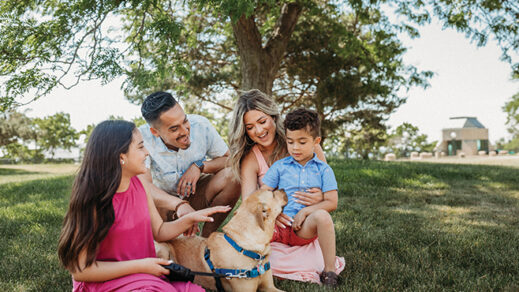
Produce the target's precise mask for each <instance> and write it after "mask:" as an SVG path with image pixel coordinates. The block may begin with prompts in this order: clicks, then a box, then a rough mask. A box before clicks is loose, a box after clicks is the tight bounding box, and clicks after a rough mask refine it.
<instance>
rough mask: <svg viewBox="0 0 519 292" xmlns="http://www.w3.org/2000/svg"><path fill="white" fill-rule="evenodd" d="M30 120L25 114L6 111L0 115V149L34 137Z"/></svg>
mask: <svg viewBox="0 0 519 292" xmlns="http://www.w3.org/2000/svg"><path fill="white" fill-rule="evenodd" d="M31 124H32V120H31V118H29V117H28V116H26V115H25V113H20V112H17V111H8V112H4V113H2V114H0V147H2V146H6V145H9V144H11V143H18V142H21V141H24V140H29V139H31V138H32V137H34V129H33V128H32V127H31Z"/></svg>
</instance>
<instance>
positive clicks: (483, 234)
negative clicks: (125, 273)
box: [0, 160, 519, 291]
mask: <svg viewBox="0 0 519 292" xmlns="http://www.w3.org/2000/svg"><path fill="white" fill-rule="evenodd" d="M330 165H331V166H332V167H333V169H334V170H335V175H336V177H337V181H338V182H339V207H338V209H337V210H336V211H335V212H334V213H333V218H334V221H335V228H336V233H337V254H338V255H340V256H343V257H344V258H345V260H346V268H345V270H344V272H343V273H342V274H341V278H342V284H341V286H340V287H339V289H338V290H339V291H366V290H368V291H386V290H395V291H403V290H408V291H431V290H435V291H437V290H451V291H474V290H477V291H490V290H509V291H515V290H519V168H512V167H503V166H486V165H485V166H484V165H454V164H429V163H408V162H390V163H386V162H377V161H368V162H364V161H339V160H335V161H331V162H330ZM69 173H70V174H68V175H64V173H60V172H59V171H57V170H56V169H55V170H53V171H49V170H48V169H47V170H43V171H42V172H40V171H38V169H37V168H31V169H29V168H18V169H12V168H9V169H7V168H3V167H0V231H1V234H2V239H3V240H2V241H0V258H1V259H2V260H1V261H0V291H12V290H14V291H27V290H41V291H70V289H71V281H70V276H69V274H68V273H67V272H66V271H65V270H63V269H62V268H60V266H59V264H58V261H57V256H56V245H57V239H58V236H59V231H60V227H61V221H62V218H63V215H64V213H65V210H66V207H67V200H68V196H69V192H70V186H71V183H72V175H71V173H72V171H70V172H69ZM34 176H40V177H38V179H34ZM8 177H10V178H8ZM42 177H43V178H42ZM9 181H11V182H9ZM276 286H277V287H278V288H280V289H284V290H287V291H320V290H322V291H324V290H325V289H323V288H321V287H319V286H317V285H315V284H305V283H298V282H293V281H287V280H278V279H276Z"/></svg>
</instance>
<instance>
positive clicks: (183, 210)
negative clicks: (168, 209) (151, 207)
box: [177, 204, 200, 236]
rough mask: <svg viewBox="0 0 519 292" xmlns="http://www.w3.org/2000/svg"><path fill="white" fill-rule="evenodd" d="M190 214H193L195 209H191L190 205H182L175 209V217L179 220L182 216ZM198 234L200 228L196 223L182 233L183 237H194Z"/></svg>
mask: <svg viewBox="0 0 519 292" xmlns="http://www.w3.org/2000/svg"><path fill="white" fill-rule="evenodd" d="M191 212H195V209H193V207H191V205H189V204H182V205H181V206H180V207H178V209H177V217H178V218H180V217H182V216H184V215H187V214H189V213H191ZM198 232H200V228H199V227H198V223H195V224H193V226H191V228H189V229H188V230H186V231H185V232H184V236H193V235H196V234H197V233H198Z"/></svg>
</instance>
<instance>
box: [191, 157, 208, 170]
mask: <svg viewBox="0 0 519 292" xmlns="http://www.w3.org/2000/svg"><path fill="white" fill-rule="evenodd" d="M193 164H194V165H196V167H198V168H199V169H200V173H203V172H204V166H205V164H204V159H200V160H197V161H195V162H193Z"/></svg>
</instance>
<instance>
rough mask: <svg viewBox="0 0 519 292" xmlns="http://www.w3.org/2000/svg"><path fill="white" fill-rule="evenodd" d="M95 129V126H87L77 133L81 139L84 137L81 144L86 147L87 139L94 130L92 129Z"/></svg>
mask: <svg viewBox="0 0 519 292" xmlns="http://www.w3.org/2000/svg"><path fill="white" fill-rule="evenodd" d="M95 127H96V125H95V124H89V125H87V126H86V128H85V129H83V130H81V131H79V137H81V136H82V135H85V137H84V139H83V144H85V145H86V143H87V142H88V138H90V134H92V131H93V130H94V128H95ZM81 150H83V149H81Z"/></svg>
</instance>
